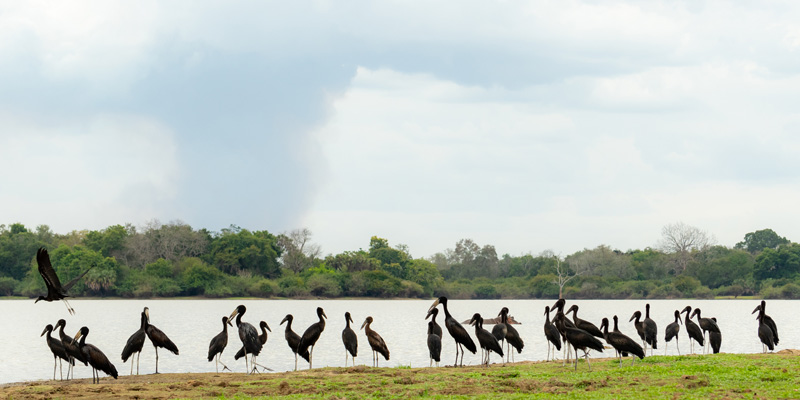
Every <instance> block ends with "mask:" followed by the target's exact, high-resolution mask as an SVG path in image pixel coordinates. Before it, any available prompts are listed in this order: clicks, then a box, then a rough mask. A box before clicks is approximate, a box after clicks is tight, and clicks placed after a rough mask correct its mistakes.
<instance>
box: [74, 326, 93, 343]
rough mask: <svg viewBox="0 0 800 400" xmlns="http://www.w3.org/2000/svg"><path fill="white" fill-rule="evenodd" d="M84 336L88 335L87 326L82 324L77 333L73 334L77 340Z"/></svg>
mask: <svg viewBox="0 0 800 400" xmlns="http://www.w3.org/2000/svg"><path fill="white" fill-rule="evenodd" d="M86 336H89V328H87V327H85V326H84V327H82V328H81V329H80V330H78V333H76V334H75V337H74V339H75V341H76V342H77V341H78V339H80V338H82V337H86Z"/></svg>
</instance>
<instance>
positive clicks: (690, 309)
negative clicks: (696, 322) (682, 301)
mask: <svg viewBox="0 0 800 400" xmlns="http://www.w3.org/2000/svg"><path fill="white" fill-rule="evenodd" d="M690 312H692V306H686V307H684V308H683V310H681V314H683V313H690Z"/></svg>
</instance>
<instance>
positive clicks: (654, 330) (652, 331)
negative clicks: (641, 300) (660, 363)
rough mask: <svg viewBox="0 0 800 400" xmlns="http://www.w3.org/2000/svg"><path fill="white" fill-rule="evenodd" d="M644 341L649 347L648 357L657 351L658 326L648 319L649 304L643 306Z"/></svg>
mask: <svg viewBox="0 0 800 400" xmlns="http://www.w3.org/2000/svg"><path fill="white" fill-rule="evenodd" d="M644 340H645V342H647V344H649V345H650V355H651V356H652V355H653V350H654V349H658V325H656V321H653V320H652V319H650V303H647V304H645V305H644Z"/></svg>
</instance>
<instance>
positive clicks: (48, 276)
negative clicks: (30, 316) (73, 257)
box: [34, 247, 94, 315]
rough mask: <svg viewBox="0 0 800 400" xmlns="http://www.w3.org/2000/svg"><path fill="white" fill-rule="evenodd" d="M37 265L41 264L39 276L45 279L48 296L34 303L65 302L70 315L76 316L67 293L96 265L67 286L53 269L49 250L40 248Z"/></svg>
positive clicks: (41, 297)
mask: <svg viewBox="0 0 800 400" xmlns="http://www.w3.org/2000/svg"><path fill="white" fill-rule="evenodd" d="M36 263H37V264H39V275H41V276H42V279H44V284H45V285H46V286H47V296H39V297H38V298H37V299H36V301H34V303H38V302H39V300H44V301H48V302H50V301H55V300H61V301H63V302H64V305H65V306H67V311H68V312H69V313H70V315H73V314H75V310H74V309H73V308H72V307H71V306H70V305H69V302H67V297H69V295H67V292H68V291H69V289H70V288H71V287H72V286H74V285H75V283H77V282H78V281H79V280H80V279H81V278H83V276H84V275H86V273H87V272H89V270H91V269H92V268H94V264H92V266H90V267H89V268H87V269H86V271H83V272H82V273H81V274H80V275H78V276H76V277H75V279H73V280H71V281H69V282H67V284H66V285H61V281H60V280H59V279H58V275H57V274H56V271H55V270H54V269H53V265H52V264H50V255H49V254H47V249H45V248H44V247H42V248H40V249H39V250H38V251H37V252H36Z"/></svg>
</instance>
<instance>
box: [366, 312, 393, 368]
mask: <svg viewBox="0 0 800 400" xmlns="http://www.w3.org/2000/svg"><path fill="white" fill-rule="evenodd" d="M371 324H372V317H367V319H365V320H364V323H363V324H361V329H363V330H364V333H366V334H367V341H368V342H369V347H371V348H372V362H373V365H372V366H373V367H377V366H378V354H380V355H382V356H383V358H385V359H386V361H389V347H387V346H386V342H384V341H383V338H382V337H381V335H379V334H378V332H375V331H373V330H372V328H371V327H370V325H371Z"/></svg>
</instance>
